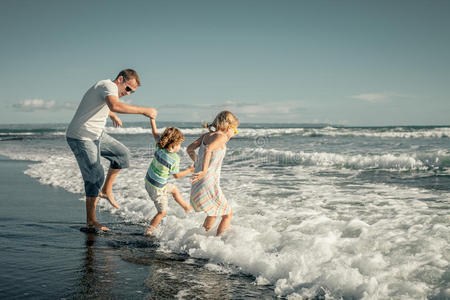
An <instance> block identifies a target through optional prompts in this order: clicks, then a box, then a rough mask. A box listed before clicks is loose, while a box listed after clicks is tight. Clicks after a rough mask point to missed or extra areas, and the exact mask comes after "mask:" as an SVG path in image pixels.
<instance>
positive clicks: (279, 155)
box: [228, 148, 450, 171]
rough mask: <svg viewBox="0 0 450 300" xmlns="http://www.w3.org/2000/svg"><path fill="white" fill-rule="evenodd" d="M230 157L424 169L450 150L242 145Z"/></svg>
mask: <svg viewBox="0 0 450 300" xmlns="http://www.w3.org/2000/svg"><path fill="white" fill-rule="evenodd" d="M228 155H229V159H230V161H232V162H233V161H235V162H241V163H248V161H249V160H251V161H252V162H255V163H258V164H271V163H276V164H281V165H304V166H322V167H336V168H347V169H357V170H364V169H385V170H400V171H401V170H427V169H429V168H435V167H440V166H441V165H442V162H444V164H447V161H448V160H450V153H448V152H447V151H443V150H439V151H436V152H435V153H431V154H415V153H411V154H404V153H402V154H379V155H373V154H365V155H362V154H353V155H352V154H338V153H326V152H303V151H300V152H294V151H283V150H275V149H264V148H256V149H255V148H246V149H240V150H236V151H232V152H231V153H229V154H228Z"/></svg>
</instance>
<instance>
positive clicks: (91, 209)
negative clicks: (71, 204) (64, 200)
mask: <svg viewBox="0 0 450 300" xmlns="http://www.w3.org/2000/svg"><path fill="white" fill-rule="evenodd" d="M97 201H98V198H97V197H86V225H87V227H94V228H95V229H98V230H105V231H107V230H109V228H108V227H106V226H103V225H102V224H100V223H99V222H98V221H97V216H96V215H95V209H96V207H97Z"/></svg>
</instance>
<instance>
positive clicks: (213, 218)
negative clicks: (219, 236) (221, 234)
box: [203, 216, 217, 231]
mask: <svg viewBox="0 0 450 300" xmlns="http://www.w3.org/2000/svg"><path fill="white" fill-rule="evenodd" d="M216 219H217V217H216V216H208V217H206V219H205V222H203V228H205V230H206V231H210V230H211V228H212V227H213V226H214V222H215V221H216Z"/></svg>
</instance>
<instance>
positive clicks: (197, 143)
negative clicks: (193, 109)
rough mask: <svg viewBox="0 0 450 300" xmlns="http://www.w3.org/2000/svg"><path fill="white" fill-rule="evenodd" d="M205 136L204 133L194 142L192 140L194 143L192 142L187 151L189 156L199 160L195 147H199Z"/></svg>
mask: <svg viewBox="0 0 450 300" xmlns="http://www.w3.org/2000/svg"><path fill="white" fill-rule="evenodd" d="M203 136H204V134H202V135H201V136H200V137H199V138H198V139H196V140H195V141H194V142H192V144H190V145H189V146H188V147H187V148H186V151H187V153H188V155H189V157H190V158H191V159H192V160H193V161H194V162H196V161H197V154H195V149H197V148H199V147H200V145H201V143H202V141H203Z"/></svg>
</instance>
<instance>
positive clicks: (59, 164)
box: [0, 147, 450, 299]
mask: <svg viewBox="0 0 450 300" xmlns="http://www.w3.org/2000/svg"><path fill="white" fill-rule="evenodd" d="M131 151H132V161H131V166H130V168H129V169H125V170H122V171H121V174H120V175H119V177H118V179H117V180H116V183H115V186H114V193H115V196H116V199H117V201H118V203H119V204H120V205H121V209H120V210H114V209H113V208H111V207H110V206H109V204H107V203H106V201H100V202H99V206H100V207H101V209H103V210H108V211H110V212H111V213H112V214H115V215H117V216H118V217H120V218H122V219H124V220H126V221H130V222H133V223H136V224H141V223H142V222H148V221H149V220H150V219H151V217H152V216H153V215H154V214H155V212H156V211H155V208H154V206H153V204H152V203H151V201H150V199H149V197H148V195H147V193H146V191H145V188H144V184H143V180H144V179H143V178H144V176H145V172H146V170H147V167H148V164H149V162H150V157H149V155H148V153H147V149H131ZM0 154H1V155H6V156H8V157H10V158H13V159H31V160H35V161H40V162H39V163H36V164H32V165H30V168H29V169H28V170H27V171H26V173H27V174H28V175H30V176H32V177H34V178H38V179H39V181H40V182H41V183H43V184H51V185H54V186H59V187H62V188H64V189H66V190H68V191H70V192H74V193H82V189H83V187H82V186H83V184H82V180H81V175H80V173H79V170H78V167H77V164H76V162H75V159H74V157H73V155H72V153H70V151H69V150H68V149H54V150H51V149H43V148H40V149H37V148H35V149H29V148H20V147H17V148H14V149H12V148H8V149H5V148H3V149H0ZM180 154H181V159H182V163H183V165H184V166H187V165H188V164H189V161H188V159H187V155H186V154H185V153H184V152H183V153H180ZM313 157H314V156H311V157H309V159H310V160H311V161H314V162H317V161H320V160H321V159H323V158H320V155H319V158H320V159H319V158H317V159H316V160H314V158H313ZM343 157H344V158H342V157H339V156H338V157H337V158H336V157H333V158H332V159H331V160H332V161H333V159H334V162H333V163H331V164H330V163H328V162H325V163H311V164H304V165H285V166H282V165H274V166H267V167H260V168H256V169H255V168H253V167H251V166H249V165H245V164H242V165H240V166H239V168H235V165H234V164H233V163H232V161H231V162H230V161H229V160H228V158H226V161H225V164H224V166H223V171H222V183H221V186H222V188H223V190H224V193H225V195H226V196H227V197H228V199H229V200H230V201H231V202H232V205H233V211H234V217H233V221H232V226H231V228H230V229H229V230H228V231H227V232H225V233H224V234H223V235H222V236H220V237H215V236H214V230H213V231H211V232H209V233H205V232H204V230H203V229H202V228H201V224H202V222H203V220H204V215H202V214H198V213H191V214H189V215H186V214H185V213H184V211H183V210H182V209H181V208H180V207H178V206H177V205H176V203H175V202H174V201H171V202H170V203H169V210H168V214H167V216H166V218H165V219H164V220H163V223H162V225H161V228H160V233H159V235H158V238H159V240H160V243H161V247H162V251H173V252H178V253H187V254H189V255H190V256H192V257H195V258H204V259H207V260H208V261H209V264H207V268H210V269H216V270H219V269H220V270H222V271H224V270H226V269H227V268H228V269H229V270H234V269H235V268H238V269H239V270H240V271H241V272H244V273H248V274H252V275H253V276H255V278H256V283H257V284H272V285H273V286H274V289H275V292H276V293H277V294H278V295H283V296H287V297H288V298H290V299H294V298H297V297H313V296H314V295H317V293H323V294H324V295H326V296H327V297H329V298H332V299H339V298H341V297H344V298H346V297H348V298H358V299H386V298H394V299H399V298H404V299H424V298H427V297H431V296H441V297H444V298H445V297H446V296H449V292H448V288H446V287H445V282H446V283H447V284H448V275H445V274H448V264H449V261H450V253H449V248H448V245H449V242H450V226H449V225H450V217H449V216H448V209H449V208H450V195H449V193H448V192H441V193H438V192H433V191H429V190H423V189H419V188H411V187H401V186H395V185H388V184H369V183H358V182H354V183H353V184H344V183H343V180H344V179H342V178H340V177H320V176H317V175H316V171H317V168H318V167H321V168H322V167H324V166H325V168H326V167H327V166H329V165H331V166H333V165H336V161H341V160H342V159H343V160H344V161H345V162H346V163H348V159H350V158H349V157H345V156H343ZM382 157H383V156H382V155H380V156H379V157H376V158H377V159H385V158H382ZM372 160H373V157H372ZM397 160H398V158H397ZM407 161H408V160H407ZM372 164H373V161H372V162H370V163H368V164H367V165H366V166H365V168H367V166H369V167H370V166H371V165H372ZM104 165H106V162H104ZM391 165H392V163H391V164H388V166H391ZM405 165H406V166H408V164H407V163H406V164H405ZM414 168H415V167H414ZM354 172H357V171H354ZM176 185H177V186H178V187H179V188H180V190H181V193H182V195H183V196H184V197H185V198H188V195H189V189H190V183H189V179H188V178H183V179H180V180H177V181H176ZM143 230H144V226H143ZM446 272H447V273H446ZM446 276H447V277H446Z"/></svg>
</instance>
